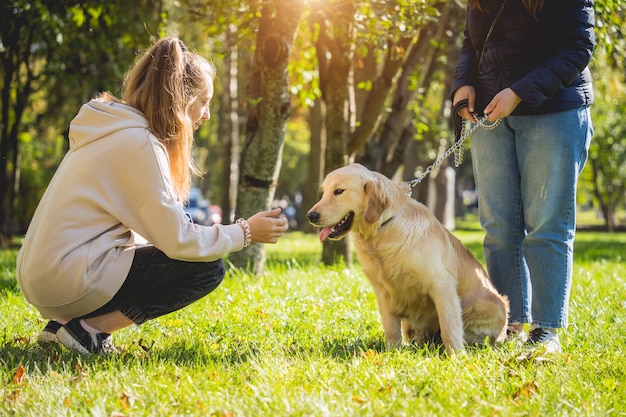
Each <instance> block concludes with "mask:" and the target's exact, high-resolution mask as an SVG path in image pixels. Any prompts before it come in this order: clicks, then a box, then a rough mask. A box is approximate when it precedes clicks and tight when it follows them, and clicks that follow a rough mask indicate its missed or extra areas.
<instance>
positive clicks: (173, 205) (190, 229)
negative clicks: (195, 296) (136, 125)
mask: <svg viewBox="0 0 626 417" xmlns="http://www.w3.org/2000/svg"><path fill="white" fill-rule="evenodd" d="M134 133H135V135H133V134H132V132H129V136H133V137H137V136H139V135H137V134H136V133H137V131H135V132H134ZM141 136H143V140H142V141H137V140H131V141H127V142H126V143H125V144H124V145H123V146H124V151H121V152H119V151H118V152H117V156H116V158H115V160H114V161H112V164H113V166H108V168H107V169H110V170H111V172H112V173H113V174H112V175H113V176H115V177H116V178H114V179H113V181H111V184H112V185H111V186H112V187H114V188H115V189H112V190H110V192H109V193H106V192H105V193H104V194H108V195H111V196H118V197H113V198H111V200H112V201H113V200H114V199H115V198H118V199H120V201H117V204H111V205H110V207H109V210H111V211H112V212H113V213H112V214H113V215H114V216H115V217H117V218H118V219H120V221H121V222H122V223H123V224H124V225H125V226H126V227H128V228H129V229H131V230H133V231H134V232H136V233H138V234H139V235H141V236H142V237H144V238H145V239H146V240H148V242H150V243H152V244H153V245H154V246H155V247H157V248H158V249H159V250H161V251H163V252H164V253H165V254H166V255H167V256H168V257H170V258H172V259H177V260H182V261H214V260H216V259H218V258H221V257H223V256H224V255H226V254H227V253H229V252H232V251H238V250H241V249H242V248H243V243H244V235H243V231H242V230H241V227H240V226H238V225H236V224H233V225H214V226H203V225H197V224H194V223H192V222H190V221H189V218H188V217H187V216H186V215H185V212H184V210H183V205H182V203H181V202H180V201H178V198H177V196H176V194H175V192H174V190H173V186H172V181H171V177H170V171H169V160H168V157H167V153H166V150H165V148H164V147H163V146H162V145H161V144H160V143H159V142H158V140H157V139H156V138H155V137H154V136H152V135H151V134H150V133H149V132H147V130H144V129H142V132H141ZM129 142H130V143H129Z"/></svg>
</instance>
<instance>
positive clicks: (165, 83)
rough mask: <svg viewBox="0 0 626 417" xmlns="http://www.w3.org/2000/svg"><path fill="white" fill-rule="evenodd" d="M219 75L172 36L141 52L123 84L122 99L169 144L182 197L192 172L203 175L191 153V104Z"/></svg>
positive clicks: (176, 185)
mask: <svg viewBox="0 0 626 417" xmlns="http://www.w3.org/2000/svg"><path fill="white" fill-rule="evenodd" d="M215 76H216V70H215V67H214V66H213V64H211V63H210V62H209V61H207V60H206V59H204V58H203V57H201V56H200V55H197V54H195V53H192V52H189V51H188V50H187V47H186V46H185V45H184V44H183V42H182V41H181V40H179V39H178V38H176V37H173V36H169V37H165V38H162V39H160V40H158V41H157V42H155V43H154V44H153V45H152V46H151V47H150V48H149V49H147V50H146V51H145V52H144V53H143V54H141V55H139V56H138V57H137V59H136V61H135V63H134V64H133V66H132V67H131V68H130V69H129V70H128V72H127V73H126V76H125V77H124V82H123V84H122V99H123V100H122V101H123V102H124V103H126V104H128V105H129V106H132V107H135V108H136V109H138V110H139V111H141V112H142V113H143V114H144V116H145V117H146V119H147V120H148V125H149V126H150V130H151V132H152V133H153V134H154V136H156V138H157V139H158V140H159V141H160V142H161V143H163V145H164V146H165V148H166V149H167V154H168V156H169V160H170V175H171V177H172V181H173V185H174V190H175V191H176V193H177V194H178V197H179V198H181V199H182V200H183V201H185V200H187V198H188V197H189V189H190V188H191V176H192V175H200V171H199V169H198V167H197V166H196V164H195V162H194V159H193V155H192V150H193V142H194V140H193V123H194V120H191V118H190V117H189V111H188V109H189V107H190V105H191V104H193V103H194V101H195V100H196V99H197V98H198V96H199V95H200V94H202V93H204V92H206V90H207V87H208V83H209V82H212V81H213V79H215Z"/></svg>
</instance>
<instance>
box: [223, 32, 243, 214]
mask: <svg viewBox="0 0 626 417" xmlns="http://www.w3.org/2000/svg"><path fill="white" fill-rule="evenodd" d="M226 43H227V45H228V48H227V50H229V51H230V52H229V53H227V54H226V59H225V60H224V69H225V75H224V80H223V84H224V88H223V90H222V91H223V92H222V101H221V107H220V138H221V139H222V140H223V141H224V146H225V148H226V152H225V155H226V158H225V159H226V160H227V161H229V164H228V171H227V175H224V177H223V180H222V181H223V182H222V190H223V192H222V197H221V201H220V207H221V208H222V221H223V222H224V223H232V222H233V221H234V220H235V219H234V217H235V207H236V205H237V183H238V180H239V153H240V151H239V114H238V113H239V103H238V101H237V95H238V90H239V83H238V76H239V74H238V73H239V71H238V63H239V54H238V49H237V46H236V44H235V42H234V40H233V34H232V33H229V34H228V36H227V41H226Z"/></svg>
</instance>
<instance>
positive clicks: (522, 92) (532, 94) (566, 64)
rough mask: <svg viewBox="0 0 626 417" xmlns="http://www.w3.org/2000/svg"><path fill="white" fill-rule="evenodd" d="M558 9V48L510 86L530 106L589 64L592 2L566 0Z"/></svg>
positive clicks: (568, 82) (592, 43)
mask: <svg viewBox="0 0 626 417" xmlns="http://www.w3.org/2000/svg"><path fill="white" fill-rule="evenodd" d="M559 4H561V5H563V7H562V8H561V9H560V10H559V12H558V30H556V31H555V34H556V35H557V36H558V43H559V48H558V49H557V50H556V51H555V53H554V54H552V56H551V57H550V58H548V59H547V60H545V61H544V62H543V63H542V64H541V65H539V66H537V68H535V69H534V70H533V71H531V72H530V73H528V74H527V75H526V76H525V77H524V78H522V79H520V80H519V81H517V82H516V83H515V84H513V85H512V86H511V89H512V90H513V91H514V92H515V93H516V94H517V95H518V96H519V97H521V99H522V100H523V101H524V102H525V103H526V104H527V105H528V106H529V107H530V108H531V109H536V108H537V107H539V106H540V105H541V104H543V103H544V102H545V101H546V100H548V99H549V98H550V97H552V96H554V95H556V94H558V93H559V92H561V91H563V90H564V89H565V88H566V87H567V86H569V85H571V83H572V82H574V80H576V78H577V77H579V76H580V74H581V73H582V72H583V70H584V69H585V68H586V67H587V65H588V64H589V61H590V60H591V55H592V52H593V49H594V47H595V35H594V25H595V16H594V11H593V2H590V1H588V0H585V1H583V0H580V1H563V2H560V3H559Z"/></svg>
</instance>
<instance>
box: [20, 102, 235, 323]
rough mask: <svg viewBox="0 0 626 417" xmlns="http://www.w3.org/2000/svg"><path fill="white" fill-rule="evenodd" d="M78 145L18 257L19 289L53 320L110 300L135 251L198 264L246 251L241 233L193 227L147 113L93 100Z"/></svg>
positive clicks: (79, 124)
mask: <svg viewBox="0 0 626 417" xmlns="http://www.w3.org/2000/svg"><path fill="white" fill-rule="evenodd" d="M69 137H70V150H69V152H68V153H67V155H66V156H65V157H64V159H63V161H62V162H61V164H60V166H59V168H58V170H57V171H56V173H55V175H54V177H53V178H52V181H51V182H50V184H49V186H48V188H47V190H46V192H45V193H44V195H43V197H42V199H41V201H40V203H39V206H38V207H37V210H36V211H35V214H34V216H33V219H32V221H31V223H30V226H29V228H28V231H27V233H26V237H25V239H24V244H23V246H22V248H21V249H20V252H19V254H18V258H17V280H18V283H19V285H20V288H21V290H22V292H23V293H24V295H25V297H26V299H27V300H28V301H29V302H30V303H32V304H33V305H34V306H35V307H37V309H38V310H39V311H40V312H41V314H42V315H43V316H44V317H46V318H50V319H55V318H56V319H70V318H74V317H78V316H81V315H84V314H87V313H90V312H92V311H94V310H96V309H97V308H99V307H101V306H103V305H104V304H106V303H107V302H108V301H110V300H111V298H112V297H113V295H115V293H116V292H117V291H118V290H119V288H120V287H121V286H122V284H123V282H124V280H125V279H126V276H127V275H128V272H129V270H130V266H131V264H132V261H133V255H134V251H135V247H136V246H137V245H138V244H145V243H146V240H147V241H148V242H149V243H151V244H153V245H154V246H155V247H157V248H158V249H160V250H161V251H163V252H164V253H165V254H166V255H167V256H168V257H170V258H172V259H178V260H183V261H192V262H193V261H196V262H202V261H214V260H216V259H218V258H220V257H222V256H224V255H225V254H227V253H229V252H231V251H236V250H241V249H242V248H243V243H244V236H243V232H242V230H241V227H239V226H238V225H236V224H235V225H226V226H224V225H215V226H201V225H196V224H193V223H191V222H190V221H189V220H188V218H187V216H186V215H185V213H184V211H183V205H182V203H181V202H180V201H178V198H177V196H176V193H175V192H174V189H173V186H172V181H171V177H170V173H169V172H170V171H169V161H168V157H167V153H166V150H165V147H164V146H163V145H161V143H160V142H159V141H158V140H157V139H156V138H155V137H154V135H152V134H151V133H150V131H149V130H148V122H147V120H146V119H145V118H144V116H143V114H142V113H141V112H139V111H138V110H136V109H134V108H132V107H129V106H126V105H123V104H119V103H113V102H108V101H99V100H92V101H90V102H89V103H87V104H85V105H83V106H82V108H81V110H80V112H79V113H78V115H77V116H76V117H75V118H74V120H73V121H72V123H71V124H70V131H69ZM144 238H145V239H144Z"/></svg>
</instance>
